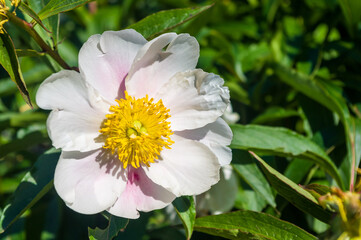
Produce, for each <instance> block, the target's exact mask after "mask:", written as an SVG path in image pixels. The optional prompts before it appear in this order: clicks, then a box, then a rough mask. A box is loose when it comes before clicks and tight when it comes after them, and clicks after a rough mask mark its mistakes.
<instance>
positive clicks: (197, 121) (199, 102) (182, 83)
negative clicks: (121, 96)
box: [155, 69, 229, 131]
mask: <svg viewBox="0 0 361 240" xmlns="http://www.w3.org/2000/svg"><path fill="white" fill-rule="evenodd" d="M223 83H224V81H223V79H222V78H220V77H219V76H217V75H215V74H212V73H206V72H204V71H202V70H200V69H196V70H192V71H187V72H182V73H178V74H176V75H175V76H174V77H172V78H171V80H170V81H169V82H168V83H167V84H165V85H163V87H162V88H161V89H160V90H159V92H158V93H157V95H156V96H155V99H156V101H157V100H159V99H161V100H162V101H163V103H164V106H166V107H167V108H169V109H170V115H171V117H170V118H169V121H170V123H171V128H172V130H173V131H182V130H186V129H195V128H200V127H203V126H205V125H207V124H208V123H212V122H214V121H216V120H217V119H218V118H219V117H220V116H221V115H222V114H223V112H224V111H225V109H226V108H227V105H228V103H229V91H228V88H227V87H223Z"/></svg>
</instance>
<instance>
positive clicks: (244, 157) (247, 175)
mask: <svg viewBox="0 0 361 240" xmlns="http://www.w3.org/2000/svg"><path fill="white" fill-rule="evenodd" d="M232 163H233V168H234V170H235V171H236V172H237V173H238V174H239V175H240V176H241V177H242V179H243V180H244V181H245V182H246V183H247V184H248V185H249V186H250V187H251V188H252V189H254V190H255V191H257V192H258V193H259V194H260V195H262V196H263V197H264V199H265V200H266V201H267V202H268V203H269V204H270V205H271V206H272V207H276V202H275V197H274V195H273V193H272V189H271V186H270V185H269V184H268V182H267V180H266V179H265V177H264V176H263V174H262V172H261V171H260V169H259V168H258V167H257V164H256V163H255V162H254V161H253V159H252V158H251V156H250V155H249V153H248V152H246V151H241V150H238V149H235V150H233V160H232Z"/></svg>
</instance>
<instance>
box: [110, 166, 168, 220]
mask: <svg viewBox="0 0 361 240" xmlns="http://www.w3.org/2000/svg"><path fill="white" fill-rule="evenodd" d="M174 199H175V195H174V194H172V193H171V192H169V191H168V190H166V189H165V188H163V187H161V186H159V185H158V184H155V183H154V182H152V181H151V180H150V179H149V178H148V177H147V175H146V174H145V173H144V170H143V169H142V168H138V169H134V168H130V169H129V173H128V182H127V186H126V188H125V190H124V192H123V193H122V195H121V196H120V197H119V198H118V200H117V201H116V203H115V204H114V205H113V206H112V207H111V208H109V209H108V211H109V212H110V213H111V214H113V215H116V216H119V217H125V218H132V219H134V218H138V217H139V212H138V210H139V211H143V212H149V211H152V210H155V209H160V208H164V207H165V206H167V205H168V204H170V203H171V202H172V201H173V200H174Z"/></svg>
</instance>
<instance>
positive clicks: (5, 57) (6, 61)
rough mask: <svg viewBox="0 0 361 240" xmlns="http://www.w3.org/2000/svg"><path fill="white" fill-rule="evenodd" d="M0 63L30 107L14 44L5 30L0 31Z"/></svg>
mask: <svg viewBox="0 0 361 240" xmlns="http://www.w3.org/2000/svg"><path fill="white" fill-rule="evenodd" d="M0 64H1V65H2V66H3V67H4V69H5V70H6V71H7V72H8V74H9V76H10V78H11V80H13V81H14V82H15V84H16V86H17V87H18V89H19V91H20V93H21V95H22V96H23V98H24V100H25V102H26V103H27V104H28V105H29V106H30V107H32V104H31V101H30V96H29V92H28V90H27V88H26V84H25V81H24V79H23V75H22V73H21V69H20V64H19V60H18V57H17V56H16V52H15V47H14V44H13V42H12V40H11V38H10V36H9V35H8V34H7V32H5V30H4V33H0Z"/></svg>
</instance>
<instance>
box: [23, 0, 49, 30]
mask: <svg viewBox="0 0 361 240" xmlns="http://www.w3.org/2000/svg"><path fill="white" fill-rule="evenodd" d="M19 9H20V10H21V11H22V12H24V13H26V14H27V15H29V16H30V17H31V18H33V19H34V21H35V22H36V23H38V24H40V26H41V27H42V28H43V29H44V30H45V31H48V32H50V31H49V30H48V29H47V28H46V27H45V25H44V24H43V22H42V21H41V19H40V18H39V16H38V14H36V12H34V10H33V9H31V8H30V7H29V6H28V5H27V4H26V3H24V2H23V1H21V2H20V4H19Z"/></svg>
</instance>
